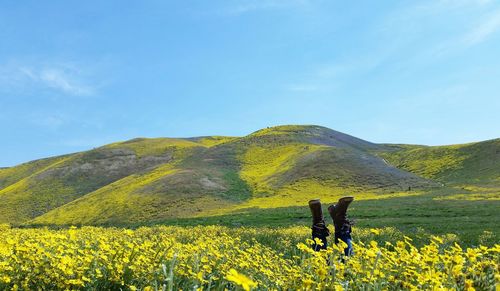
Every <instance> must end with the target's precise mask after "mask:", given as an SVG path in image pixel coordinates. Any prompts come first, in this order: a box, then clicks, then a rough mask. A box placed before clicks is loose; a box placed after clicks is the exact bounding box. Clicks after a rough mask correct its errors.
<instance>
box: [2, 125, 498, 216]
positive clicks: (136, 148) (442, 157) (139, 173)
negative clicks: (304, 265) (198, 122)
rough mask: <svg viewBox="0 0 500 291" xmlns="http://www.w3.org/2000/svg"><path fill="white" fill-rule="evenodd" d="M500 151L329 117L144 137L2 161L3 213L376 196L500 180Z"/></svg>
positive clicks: (103, 212)
mask: <svg viewBox="0 0 500 291" xmlns="http://www.w3.org/2000/svg"><path fill="white" fill-rule="evenodd" d="M499 151H500V140H499V139H497V140H492V141H486V142H480V143H474V144H468V145H455V146H443V147H425V146H412V145H388V144H374V143H370V142H368V141H364V140H362V139H359V138H356V137H353V136H350V135H347V134H344V133H340V132H337V131H334V130H331V129H328V128H325V127H320V126H277V127H271V128H266V129H262V130H259V131H256V132H254V133H252V134H250V135H248V136H244V137H223V136H212V137H197V138H183V139H182V138H177V139H174V138H154V139H147V138H138V139H133V140H130V141H126V142H118V143H113V144H110V145H105V146H102V147H99V148H96V149H93V150H91V151H87V152H81V153H75V154H70V155H65V156H60V157H54V158H49V159H43V160H38V161H33V162H29V163H25V164H22V165H19V166H15V167H11V168H4V169H0V201H1V204H0V222H6V223H11V224H14V225H19V224H58V225H67V224H113V225H124V224H137V223H151V222H161V221H168V220H171V219H180V218H182V219H190V218H193V217H214V216H220V215H232V214H236V215H238V214H237V213H239V212H241V211H242V210H244V209H276V208H283V207H294V206H298V205H304V203H306V201H307V200H308V199H311V198H315V197H322V198H325V197H326V198H327V199H331V200H332V201H333V200H335V199H338V197H339V196H341V195H343V194H345V193H346V192H349V193H358V195H357V197H359V199H361V200H363V199H365V200H373V199H386V198H389V197H403V196H407V195H415V194H419V193H428V192H429V191H441V190H439V189H442V188H443V187H452V186H453V185H459V186H460V187H472V185H473V186H474V187H490V188H491V187H493V188H494V189H498V188H495V187H497V186H498V185H499V184H500V169H499V164H500V163H499V156H500V154H499ZM444 184H446V185H445V186H443V185H444ZM448 185H450V186H448ZM408 189H411V190H412V191H411V192H408ZM471 191H472V190H471ZM495 191H496V190H495Z"/></svg>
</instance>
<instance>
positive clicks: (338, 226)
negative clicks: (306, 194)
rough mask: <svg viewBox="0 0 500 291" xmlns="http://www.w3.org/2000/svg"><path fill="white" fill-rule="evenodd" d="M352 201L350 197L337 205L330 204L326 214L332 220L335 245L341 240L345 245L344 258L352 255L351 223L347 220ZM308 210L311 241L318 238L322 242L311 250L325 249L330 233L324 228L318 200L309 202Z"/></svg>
mask: <svg viewBox="0 0 500 291" xmlns="http://www.w3.org/2000/svg"><path fill="white" fill-rule="evenodd" d="M353 200H354V197H352V196H346V197H342V198H340V199H339V201H338V202H337V204H332V205H330V206H329V207H328V212H329V213H330V216H331V217H332V219H333V225H334V227H335V243H336V244H337V243H338V242H339V240H342V241H343V242H345V243H346V244H347V247H346V248H345V249H344V254H345V255H346V256H350V255H352V254H353V249H352V237H351V232H352V225H353V223H352V221H351V220H349V219H348V218H347V208H348V207H349V204H351V202H352V201H353ZM309 208H310V209H311V213H312V218H313V221H312V239H313V240H314V241H315V239H316V238H318V239H319V240H321V242H322V244H317V243H314V244H313V249H314V250H315V251H319V250H321V249H326V248H327V237H328V236H329V235H330V231H329V230H328V228H327V226H326V223H325V219H324V217H323V210H322V208H321V202H320V201H319V199H313V200H311V201H309Z"/></svg>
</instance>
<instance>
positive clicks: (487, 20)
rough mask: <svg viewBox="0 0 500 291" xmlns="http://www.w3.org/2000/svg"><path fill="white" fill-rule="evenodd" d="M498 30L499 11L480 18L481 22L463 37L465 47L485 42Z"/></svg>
mask: <svg viewBox="0 0 500 291" xmlns="http://www.w3.org/2000/svg"><path fill="white" fill-rule="evenodd" d="M499 30H500V9H497V10H496V11H494V12H493V13H491V14H489V15H485V16H484V17H481V20H480V21H479V22H478V23H477V24H476V26H475V27H473V28H472V29H471V30H470V31H469V32H467V33H466V34H465V36H464V37H463V43H464V44H465V45H466V46H469V47H470V46H473V45H476V44H479V43H481V42H484V41H486V40H487V39H488V38H489V37H491V36H493V35H494V34H495V33H496V32H497V31H499Z"/></svg>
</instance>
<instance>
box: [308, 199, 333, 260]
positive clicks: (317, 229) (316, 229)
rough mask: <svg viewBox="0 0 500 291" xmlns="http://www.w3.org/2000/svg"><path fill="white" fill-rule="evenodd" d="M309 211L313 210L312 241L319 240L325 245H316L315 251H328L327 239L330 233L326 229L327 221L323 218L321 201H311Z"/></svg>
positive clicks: (314, 246)
mask: <svg viewBox="0 0 500 291" xmlns="http://www.w3.org/2000/svg"><path fill="white" fill-rule="evenodd" d="M309 209H311V214H312V218H313V219H312V239H313V240H314V239H315V238H319V239H320V240H321V242H322V243H323V245H318V244H314V245H313V249H314V250H315V251H318V250H320V249H326V247H327V239H326V237H327V236H329V235H330V231H329V230H328V228H327V227H326V223H325V219H324V217H323V210H322V209H321V202H320V201H319V199H314V200H311V201H309Z"/></svg>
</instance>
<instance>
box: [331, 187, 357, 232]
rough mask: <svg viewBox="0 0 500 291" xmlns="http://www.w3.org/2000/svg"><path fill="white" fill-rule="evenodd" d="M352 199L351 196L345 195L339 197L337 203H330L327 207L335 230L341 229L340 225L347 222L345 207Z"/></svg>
mask: <svg viewBox="0 0 500 291" xmlns="http://www.w3.org/2000/svg"><path fill="white" fill-rule="evenodd" d="M352 201H354V197H353V196H345V197H342V198H340V199H339V202H337V204H332V205H330V206H329V207H328V212H329V213H330V216H331V217H332V219H333V224H334V225H335V231H339V230H340V229H342V226H343V225H344V224H345V223H346V222H347V223H348V220H347V207H349V204H351V202H352Z"/></svg>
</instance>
